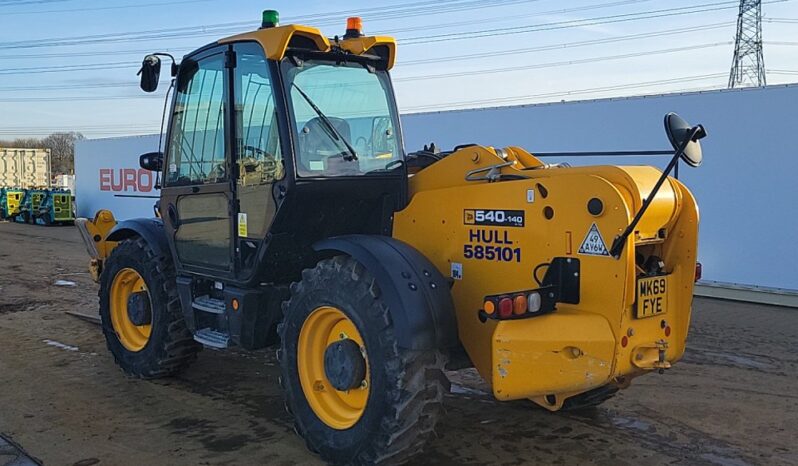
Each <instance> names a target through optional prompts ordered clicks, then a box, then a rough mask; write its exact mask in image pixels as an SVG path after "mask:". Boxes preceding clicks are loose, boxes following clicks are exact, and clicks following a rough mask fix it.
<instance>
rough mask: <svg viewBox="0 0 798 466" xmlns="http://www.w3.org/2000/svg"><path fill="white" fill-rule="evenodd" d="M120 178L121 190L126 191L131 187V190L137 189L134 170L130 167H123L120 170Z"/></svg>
mask: <svg viewBox="0 0 798 466" xmlns="http://www.w3.org/2000/svg"><path fill="white" fill-rule="evenodd" d="M121 172H122V173H121V176H120V178H122V186H123V188H122V189H123V190H124V191H127V190H128V188H133V191H138V186H137V185H136V170H134V169H132V168H125V169H122V170H121Z"/></svg>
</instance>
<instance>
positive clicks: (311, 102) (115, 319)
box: [77, 10, 705, 464]
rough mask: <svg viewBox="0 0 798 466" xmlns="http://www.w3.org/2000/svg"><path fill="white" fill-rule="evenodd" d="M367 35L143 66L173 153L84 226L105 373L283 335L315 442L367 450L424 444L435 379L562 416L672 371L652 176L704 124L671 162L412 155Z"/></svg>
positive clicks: (677, 320) (218, 49)
mask: <svg viewBox="0 0 798 466" xmlns="http://www.w3.org/2000/svg"><path fill="white" fill-rule="evenodd" d="M361 31H362V25H361V21H360V19H359V18H350V19H349V21H348V22H347V29H346V34H344V35H343V37H335V38H333V39H328V38H327V37H325V36H324V35H323V34H322V33H321V32H320V31H319V30H318V29H316V28H312V27H307V26H299V25H289V26H279V25H278V21H277V14H276V12H274V11H271V10H267V11H266V12H264V16H263V27H262V28H261V29H259V30H257V31H253V32H249V33H245V34H240V35H237V36H233V37H229V38H225V39H222V40H220V41H218V42H216V43H212V44H209V45H207V46H205V47H202V48H200V49H198V50H196V51H194V52H192V53H190V54H188V55H186V56H185V57H184V58H183V59H182V61H181V62H180V64H179V65H178V64H177V63H176V61H175V60H174V58H172V57H171V56H170V55H168V54H164V53H161V54H152V55H148V56H147V57H145V59H144V61H143V63H142V69H141V71H140V74H141V87H142V89H143V90H145V91H147V92H152V91H154V90H155V89H156V88H157V86H158V82H159V73H160V69H161V68H160V67H161V59H160V58H159V57H161V56H166V57H170V58H172V60H173V62H172V67H171V74H172V77H173V78H174V79H173V81H174V83H173V84H174V89H175V93H174V97H173V99H174V101H173V105H172V108H173V111H172V114H171V115H170V116H169V117H168V118H169V128H168V131H167V137H166V138H165V139H164V140H165V141H166V147H165V149H164V152H153V153H148V154H144V155H142V156H141V159H140V164H141V166H142V168H144V169H147V170H152V171H157V172H159V173H160V175H159V180H160V181H159V183H160V184H161V186H162V189H161V196H160V199H159V201H158V204H157V205H156V217H157V218H152V219H128V220H125V221H122V222H119V223H117V221H116V220H115V219H114V217H113V215H112V214H111V212H108V211H100V212H98V213H97V215H96V216H95V218H94V220H87V219H80V220H79V221H78V222H77V224H78V226H79V228H80V230H81V232H82V234H83V238H84V241H85V242H86V244H87V249H88V251H89V254H90V256H91V258H92V262H91V271H92V275H93V276H94V277H95V279H97V280H98V281H99V283H100V316H101V319H102V320H103V332H104V333H105V337H106V340H107V342H108V348H109V350H110V351H111V352H112V353H113V355H114V358H115V360H116V362H117V363H118V364H119V365H120V366H121V367H122V369H123V370H124V371H125V372H126V373H128V374H130V375H132V376H136V377H141V378H155V377H164V376H169V375H173V374H176V373H179V372H180V371H182V370H184V369H186V368H187V367H188V366H189V365H190V364H191V363H192V362H193V361H194V360H195V359H196V355H197V352H198V351H199V350H200V349H201V348H202V347H203V346H204V347H211V348H216V349H224V348H227V347H230V346H240V347H242V348H244V349H248V350H249V349H258V348H263V347H266V346H269V345H277V344H279V349H278V353H277V354H278V359H279V363H280V369H281V377H280V383H281V385H282V387H283V389H284V392H285V396H286V407H287V408H288V410H289V411H290V412H291V413H292V414H293V416H294V419H295V428H296V431H297V432H298V433H299V434H300V435H302V436H303V437H304V439H305V441H306V443H307V445H308V447H309V448H310V449H311V450H312V451H314V452H316V453H318V454H319V455H320V456H321V457H322V458H323V459H324V460H326V461H328V462H331V463H336V464H372V463H401V462H404V461H407V460H408V459H410V458H412V457H413V456H415V455H418V454H419V453H420V452H421V451H423V445H424V442H425V441H426V439H427V438H429V437H430V436H431V435H432V434H433V429H434V427H435V422H436V420H437V419H438V418H439V416H440V415H441V414H442V411H443V410H442V407H443V396H444V393H446V391H447V380H446V377H445V375H444V370H445V369H450V370H454V369H458V368H463V367H471V366H473V367H475V368H476V369H477V370H478V371H479V373H480V374H481V375H482V377H483V378H484V379H485V380H486V381H487V382H488V383H489V384H490V386H491V387H492V390H493V394H494V396H495V397H496V398H497V399H498V400H516V399H531V400H534V401H535V402H536V403H538V404H540V405H542V406H543V407H545V408H546V409H549V410H552V411H556V410H562V409H578V408H584V407H589V406H595V405H597V404H599V403H601V402H603V401H604V400H606V399H607V398H609V397H610V396H612V395H613V394H614V393H615V392H616V391H617V390H618V389H620V388H626V387H628V386H629V384H630V381H631V380H632V379H633V378H635V377H637V376H640V375H642V374H645V373H648V372H652V371H663V370H666V369H668V368H669V367H671V365H672V364H673V363H675V362H676V361H678V360H679V358H680V357H681V356H682V354H683V353H684V348H685V339H686V337H687V332H688V327H689V323H690V308H691V300H692V292H693V282H694V279H695V274H696V247H697V234H698V209H697V206H696V202H695V199H694V198H693V196H692V195H691V194H690V192H689V191H688V189H687V188H686V187H685V186H684V185H683V184H682V183H680V182H679V181H678V180H676V179H674V178H671V177H669V176H668V175H669V174H670V172H671V171H672V169H673V168H674V166H675V165H676V164H677V163H678V161H679V160H680V159H681V160H684V161H685V162H686V163H687V164H689V165H692V166H698V165H699V164H700V163H701V149H700V145H699V142H698V141H699V139H701V138H702V137H704V136H705V132H704V129H703V127H701V126H700V125H699V126H691V125H689V124H687V122H685V121H684V120H682V119H681V118H679V117H678V116H676V115H675V114H668V115H667V116H666V119H665V123H666V132H667V134H668V136H669V139H670V142H671V144H672V145H673V147H674V153H673V157H672V158H671V160H670V162H669V164H668V166H667V167H666V168H665V170H664V172H662V171H660V170H658V169H656V168H653V167H647V166H633V167H618V166H592V167H569V166H566V165H564V164H554V165H550V164H545V163H543V162H542V161H541V160H540V159H539V158H538V157H535V156H534V155H533V154H531V153H529V152H527V151H526V150H524V149H522V148H519V147H506V148H501V149H500V148H494V147H482V146H477V145H466V146H458V147H457V148H455V149H454V150H452V151H449V152H438V151H435V150H434V149H431V148H425V149H424V150H421V151H416V152H410V153H406V152H405V150H404V148H403V147H402V134H401V124H400V120H399V113H398V110H397V108H396V102H395V97H394V94H393V88H392V84H391V81H390V75H389V70H390V69H391V68H392V66H393V64H394V60H395V53H396V43H395V41H394V40H393V39H392V38H390V37H384V36H373V37H372V36H365V35H363V34H362V32H361ZM214 89H219V91H218V92H215V91H214ZM221 89H226V90H225V91H224V92H222V91H221ZM651 389H652V388H649V390H651Z"/></svg>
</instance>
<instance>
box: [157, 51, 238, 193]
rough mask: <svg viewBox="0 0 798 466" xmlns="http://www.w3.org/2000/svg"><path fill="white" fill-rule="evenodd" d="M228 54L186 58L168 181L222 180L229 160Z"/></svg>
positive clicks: (169, 183) (179, 84)
mask: <svg viewBox="0 0 798 466" xmlns="http://www.w3.org/2000/svg"><path fill="white" fill-rule="evenodd" d="M225 72H226V69H225V67H224V53H216V54H214V55H210V56H207V57H204V58H202V59H199V60H193V59H191V58H186V59H184V60H183V63H182V64H181V66H180V73H179V75H178V77H177V89H176V92H177V95H176V97H175V106H174V113H173V114H172V125H171V135H170V140H169V152H168V153H169V160H168V161H167V167H166V174H165V184H166V185H167V186H179V185H197V184H207V183H220V182H224V181H226V180H227V167H226V163H225V139H224V134H225V131H224V130H225V121H224V110H225V99H226V96H227V92H226V91H225V82H226V80H225Z"/></svg>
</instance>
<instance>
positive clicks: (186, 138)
mask: <svg viewBox="0 0 798 466" xmlns="http://www.w3.org/2000/svg"><path fill="white" fill-rule="evenodd" d="M230 57H231V52H230V49H229V46H219V47H213V48H210V49H206V50H204V51H201V52H199V53H197V54H194V55H192V56H190V57H186V58H184V59H183V62H182V63H181V65H180V71H179V73H178V76H177V80H176V89H175V93H176V94H175V98H174V104H173V110H172V115H171V122H170V125H169V134H168V136H167V139H168V141H167V152H166V162H165V165H164V182H163V188H162V191H161V205H160V208H161V216H162V218H163V219H164V226H165V228H166V230H167V232H168V236H169V238H170V240H171V241H170V242H171V243H172V248H173V252H174V255H175V257H176V258H177V266H178V269H181V270H187V271H190V272H195V273H201V274H205V275H210V276H230V275H232V274H233V265H234V260H233V257H234V256H233V254H234V251H233V237H234V236H233V235H234V231H233V229H234V221H233V208H232V205H233V203H232V183H233V173H232V170H231V168H232V164H231V160H232V159H231V152H232V151H231V137H230V129H231V128H230V126H231V125H230V123H229V122H230V117H231V113H230V108H229V107H230V105H229V102H230V89H229V84H230V74H231V71H232V70H231V67H230Z"/></svg>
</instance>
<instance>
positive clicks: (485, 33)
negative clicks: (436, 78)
mask: <svg viewBox="0 0 798 466" xmlns="http://www.w3.org/2000/svg"><path fill="white" fill-rule="evenodd" d="M786 1H790V0H771V1H770V2H767V3H783V2H786ZM736 3H737V2H729V1H726V2H716V3H708V4H703V5H696V6H690V7H678V8H665V9H660V10H651V11H644V12H638V13H625V14H619V15H608V16H599V17H595V18H585V19H578V20H566V21H558V22H552V23H540V24H535V25H528V26H516V27H510V28H502V30H500V31H497V30H495V29H483V30H478V31H470V32H463V33H448V34H437V35H429V36H418V37H407V38H400V39H397V40H398V41H399V42H400V43H401V44H402V45H417V44H428V43H433V42H442V41H453V40H463V39H481V38H485V37H493V36H506V35H508V34H523V33H529V32H540V31H552V30H557V29H567V28H573V27H584V26H597V25H604V24H615V23H625V22H630V21H640V20H646V19H656V18H663V17H673V16H684V15H692V14H696V13H706V12H710V11H722V10H728V9H732V8H737V6H736ZM730 4H734V5H730ZM724 5H725V6H724ZM691 9H692V10H691Z"/></svg>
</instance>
